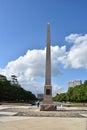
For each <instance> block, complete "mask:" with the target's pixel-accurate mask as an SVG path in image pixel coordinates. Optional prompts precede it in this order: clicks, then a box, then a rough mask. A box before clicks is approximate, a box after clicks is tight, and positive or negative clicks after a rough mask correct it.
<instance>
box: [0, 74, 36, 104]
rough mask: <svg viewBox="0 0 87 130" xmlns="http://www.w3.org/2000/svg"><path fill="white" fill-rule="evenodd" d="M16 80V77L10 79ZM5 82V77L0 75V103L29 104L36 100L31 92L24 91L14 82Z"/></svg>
mask: <svg viewBox="0 0 87 130" xmlns="http://www.w3.org/2000/svg"><path fill="white" fill-rule="evenodd" d="M12 78H16V77H12ZM13 80H15V79H12V82H11V81H9V80H7V78H6V76H3V75H0V102H2V101H6V102H31V101H34V100H36V96H35V95H34V94H32V92H30V91H27V90H24V89H23V88H22V87H21V85H20V84H19V83H18V81H17V79H16V82H13Z"/></svg>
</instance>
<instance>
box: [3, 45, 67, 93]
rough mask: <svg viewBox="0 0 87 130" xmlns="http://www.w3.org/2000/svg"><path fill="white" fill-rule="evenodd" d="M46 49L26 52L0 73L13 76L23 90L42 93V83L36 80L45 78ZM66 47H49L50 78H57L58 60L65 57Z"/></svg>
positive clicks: (58, 73)
mask: <svg viewBox="0 0 87 130" xmlns="http://www.w3.org/2000/svg"><path fill="white" fill-rule="evenodd" d="M45 52H46V49H43V50H28V51H27V53H26V54H25V55H24V56H20V57H19V58H18V59H16V60H14V61H11V62H9V63H8V64H7V66H6V67H5V68H4V69H0V73H1V74H3V75H6V76H7V77H10V76H11V75H12V74H15V75H16V76H17V78H18V81H19V83H20V84H22V85H23V87H24V88H26V89H29V90H31V91H32V92H35V91H37V90H38V92H39V91H42V90H43V86H44V83H43V82H40V81H38V78H42V79H43V80H44V78H45V57H46V54H45ZM65 52H66V47H65V46H63V47H58V46H54V47H51V54H52V76H58V75H60V74H61V73H60V72H59V70H58V67H57V65H58V59H59V58H61V57H62V56H63V55H65Z"/></svg>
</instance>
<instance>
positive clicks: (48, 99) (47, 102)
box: [40, 23, 56, 111]
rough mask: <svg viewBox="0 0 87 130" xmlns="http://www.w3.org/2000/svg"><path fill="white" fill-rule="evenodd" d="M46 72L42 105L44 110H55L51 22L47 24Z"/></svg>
mask: <svg viewBox="0 0 87 130" xmlns="http://www.w3.org/2000/svg"><path fill="white" fill-rule="evenodd" d="M46 42H47V43H46V44H47V45H46V72H45V86H44V99H43V105H41V109H40V110H42V111H50V110H51V111H54V110H56V107H55V105H54V104H53V101H52V85H51V49H50V24H49V23H48V24H47V41H46Z"/></svg>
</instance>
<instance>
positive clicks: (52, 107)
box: [40, 104, 57, 111]
mask: <svg viewBox="0 0 87 130" xmlns="http://www.w3.org/2000/svg"><path fill="white" fill-rule="evenodd" d="M56 109H57V108H56V106H55V105H54V104H43V105H41V106H40V111H56Z"/></svg>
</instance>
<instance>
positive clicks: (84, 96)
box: [53, 80, 87, 102]
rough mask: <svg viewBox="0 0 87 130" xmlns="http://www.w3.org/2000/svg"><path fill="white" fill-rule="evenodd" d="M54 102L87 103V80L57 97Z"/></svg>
mask: <svg viewBox="0 0 87 130" xmlns="http://www.w3.org/2000/svg"><path fill="white" fill-rule="evenodd" d="M53 99H54V101H69V102H87V80H85V81H84V83H83V84H81V85H78V86H75V87H73V88H69V89H68V91H67V92H66V93H61V94H58V95H56V96H55V97H54V98H53Z"/></svg>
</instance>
